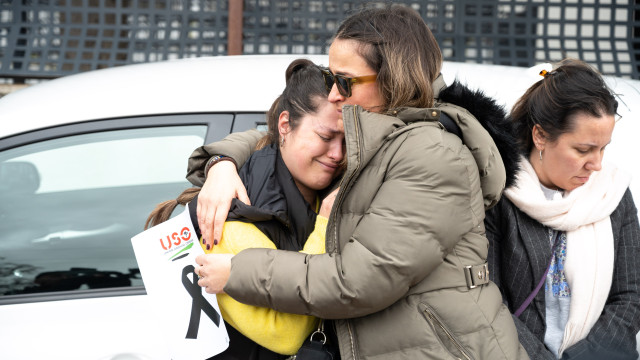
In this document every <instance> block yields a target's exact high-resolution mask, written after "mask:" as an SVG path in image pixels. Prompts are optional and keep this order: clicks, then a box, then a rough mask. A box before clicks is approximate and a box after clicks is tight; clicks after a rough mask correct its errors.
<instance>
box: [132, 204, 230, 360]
mask: <svg viewBox="0 0 640 360" xmlns="http://www.w3.org/2000/svg"><path fill="white" fill-rule="evenodd" d="M131 243H132V244H133V249H134V251H135V254H136V259H137V261H138V266H139V267H140V273H141V274H142V279H143V281H144V285H145V288H146V290H147V294H148V298H149V306H150V307H151V308H152V311H155V314H156V316H155V318H157V319H158V321H159V324H158V325H159V326H160V327H162V329H163V330H162V331H163V333H165V334H167V342H166V343H167V345H168V346H169V351H170V353H171V357H172V359H174V360H182V359H185V360H187V359H198V360H200V359H206V358H209V357H211V356H213V355H216V354H218V353H220V352H222V351H224V350H225V349H226V348H227V347H228V346H229V337H228V335H227V331H226V329H225V327H224V322H223V321H221V316H220V309H219V307H218V302H217V300H216V297H215V295H211V294H207V293H206V292H204V291H203V289H202V288H201V287H200V286H199V285H198V277H197V275H196V273H195V266H194V265H195V259H196V256H198V255H201V254H204V251H203V250H202V248H201V247H200V245H199V244H198V239H197V236H196V232H195V230H194V227H193V224H192V222H191V217H190V215H189V209H188V208H186V209H185V210H184V212H183V213H182V214H180V215H178V216H176V217H174V218H173V219H170V220H168V221H165V222H164V223H162V224H159V225H157V226H154V227H153V228H151V229H149V230H147V231H145V232H143V233H140V234H138V235H136V236H134V237H133V238H132V239H131ZM203 314H204V316H203Z"/></svg>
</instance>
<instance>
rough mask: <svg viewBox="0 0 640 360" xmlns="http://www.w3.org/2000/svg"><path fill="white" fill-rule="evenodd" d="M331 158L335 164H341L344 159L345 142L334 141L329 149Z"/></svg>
mask: <svg viewBox="0 0 640 360" xmlns="http://www.w3.org/2000/svg"><path fill="white" fill-rule="evenodd" d="M328 155H329V158H331V159H332V160H333V161H335V162H340V161H342V159H343V158H344V141H343V140H342V139H334V140H333V141H332V142H331V146H330V148H329V154H328Z"/></svg>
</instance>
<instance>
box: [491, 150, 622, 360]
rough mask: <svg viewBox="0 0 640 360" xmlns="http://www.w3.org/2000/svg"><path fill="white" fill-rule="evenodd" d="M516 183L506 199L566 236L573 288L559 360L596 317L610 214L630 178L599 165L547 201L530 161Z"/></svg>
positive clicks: (603, 292)
mask: <svg viewBox="0 0 640 360" xmlns="http://www.w3.org/2000/svg"><path fill="white" fill-rule="evenodd" d="M520 168H521V171H520V172H519V173H518V174H517V177H516V185H515V186H512V187H510V188H508V189H506V190H505V192H504V193H505V196H506V197H507V198H508V199H509V200H511V202H513V204H514V205H516V206H517V207H518V208H519V209H520V210H521V211H523V212H524V213H525V214H527V215H529V216H530V217H531V218H533V219H535V220H537V221H538V222H540V223H542V224H543V225H545V226H547V227H550V228H552V229H555V230H561V231H565V232H566V234H567V258H566V262H565V267H564V272H565V275H566V277H567V283H568V284H569V289H570V290H571V301H570V310H569V319H568V321H567V325H566V326H565V330H564V338H563V340H562V344H561V345H560V349H559V350H558V354H557V355H558V358H560V357H561V356H562V353H563V351H564V350H565V349H567V348H568V347H570V346H571V345H574V344H575V343H577V342H578V341H580V340H582V339H584V338H586V337H587V335H588V334H589V331H590V330H591V328H592V327H593V325H594V324H595V322H596V321H597V320H598V318H599V317H600V314H601V313H602V310H603V309H604V305H605V302H606V301H607V297H608V295H609V290H610V288H611V279H612V277H613V261H614V254H613V231H612V229H611V220H610V219H609V215H611V213H612V212H613V211H614V210H615V209H616V207H617V206H618V204H619V203H620V200H621V199H622V196H623V195H624V193H625V191H626V190H627V188H628V187H629V184H630V182H631V177H630V175H628V174H627V173H625V172H623V171H622V170H621V169H618V168H617V167H616V166H615V165H613V164H609V163H604V162H603V163H602V169H601V170H600V171H597V172H594V173H592V174H591V177H590V178H589V181H587V182H586V183H585V184H584V185H582V186H580V187H578V188H576V189H575V190H573V191H571V192H570V193H568V194H565V196H564V197H563V198H562V199H558V200H555V201H547V200H546V198H545V196H544V193H543V192H542V188H541V187H540V180H539V179H538V176H537V175H536V173H535V171H534V169H533V167H532V166H531V163H529V161H528V160H527V159H525V158H522V159H521V161H520Z"/></svg>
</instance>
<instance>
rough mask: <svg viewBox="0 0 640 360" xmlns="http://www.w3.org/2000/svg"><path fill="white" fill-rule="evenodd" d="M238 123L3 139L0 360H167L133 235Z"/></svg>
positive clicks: (57, 130)
mask: <svg viewBox="0 0 640 360" xmlns="http://www.w3.org/2000/svg"><path fill="white" fill-rule="evenodd" d="M233 119H234V114H184V115H165V116H149V117H134V118H119V119H109V120H100V121H90V122H82V123H76V124H70V125H65V126H59V127H52V128H47V129H40V130H37V131H33V132H29V133H23V134H19V135H16V136H12V137H7V138H3V139H0V358H2V359H65V360H67V359H79V360H80V359H82V360H87V359H116V358H127V359H169V356H168V354H167V352H166V347H165V343H166V339H165V338H164V337H163V334H161V333H158V330H157V328H158V327H157V326H155V324H157V321H159V320H160V319H155V318H153V317H152V316H151V313H150V311H147V308H148V304H147V298H146V296H145V290H144V284H143V281H142V278H141V277H140V273H139V270H138V266H137V263H136V260H135V257H134V253H133V249H132V247H131V237H132V236H133V235H135V234H137V233H139V232H141V231H143V228H144V224H145V220H146V218H147V216H148V214H149V213H150V212H151V210H153V208H154V207H155V205H156V204H158V203H160V202H162V201H164V200H170V199H174V198H175V197H176V196H177V195H178V194H179V193H180V192H181V191H182V190H184V189H185V188H187V187H189V186H191V185H190V184H189V183H188V182H187V181H186V180H185V174H186V168H187V159H188V158H189V155H190V154H191V152H192V151H193V150H194V149H195V148H196V147H198V146H201V145H202V144H204V143H205V142H211V141H215V140H219V139H221V138H223V137H224V136H225V135H227V134H228V133H229V132H230V131H231V128H232V126H233ZM167 306H168V307H170V306H171V304H167Z"/></svg>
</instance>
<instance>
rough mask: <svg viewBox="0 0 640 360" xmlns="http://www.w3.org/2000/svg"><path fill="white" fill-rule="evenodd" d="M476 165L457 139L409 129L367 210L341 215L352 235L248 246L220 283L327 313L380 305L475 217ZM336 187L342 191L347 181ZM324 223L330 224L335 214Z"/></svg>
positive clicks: (242, 295) (402, 290) (284, 305)
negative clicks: (307, 245) (321, 249)
mask: <svg viewBox="0 0 640 360" xmlns="http://www.w3.org/2000/svg"><path fill="white" fill-rule="evenodd" d="M394 141H402V140H401V139H396V140H394ZM456 141H457V139H456ZM458 144H459V141H458ZM430 159H438V160H437V161H430ZM476 169H477V166H476V164H475V161H474V160H473V158H472V156H471V155H470V154H469V153H468V151H466V149H464V150H463V148H462V146H461V145H459V146H458V147H457V150H455V151H454V150H452V148H450V147H445V146H443V145H442V144H441V143H438V144H436V145H434V144H433V142H431V141H428V140H425V138H424V137H420V136H418V135H414V136H408V137H407V138H405V139H404V140H403V143H402V145H400V147H399V148H398V151H397V152H396V153H395V154H394V156H393V159H392V160H391V162H390V163H389V164H388V166H387V167H386V169H380V170H379V171H385V170H386V175H385V177H384V181H383V182H382V184H381V185H380V187H379V189H378V191H377V193H376V195H375V197H374V198H373V200H372V203H371V206H370V208H369V210H367V211H366V213H365V214H363V215H362V217H361V218H359V220H358V219H353V214H350V213H344V214H341V215H338V216H340V217H341V219H340V221H353V222H354V223H356V222H357V225H355V230H354V232H353V234H351V236H350V237H349V238H348V239H339V240H338V242H339V244H340V245H339V246H340V247H341V250H340V253H331V254H322V255H303V254H298V253H293V252H287V251H278V250H265V249H248V250H244V251H242V252H240V253H239V254H238V255H236V256H235V257H234V258H233V260H232V264H231V275H230V278H229V281H228V283H227V285H226V286H225V288H224V290H225V292H226V293H227V294H229V295H231V296H232V297H234V298H235V299H236V300H238V301H240V302H246V303H250V304H253V305H257V306H264V307H271V308H274V309H278V310H280V311H286V312H292V313H299V314H311V315H315V316H318V317H320V318H325V319H345V318H353V317H360V316H364V315H367V314H371V313H374V312H377V311H380V310H382V309H384V308H386V307H388V306H390V305H391V304H393V303H394V302H396V301H397V300H398V299H400V298H401V297H402V296H404V295H405V294H406V293H407V292H408V290H409V289H410V287H411V286H412V285H415V284H416V283H418V282H419V281H420V280H422V279H424V278H425V277H426V276H427V275H429V274H430V273H431V271H433V270H434V269H435V268H436V267H438V266H439V265H440V264H442V263H443V258H444V256H446V254H447V253H449V252H450V251H451V250H452V248H453V247H454V246H455V245H456V244H457V242H458V241H461V239H462V238H463V236H464V235H465V234H467V233H468V232H470V231H471V230H473V229H475V228H478V227H480V226H481V224H480V222H482V220H483V218H484V211H483V200H482V195H481V194H480V190H479V187H480V185H479V179H478V175H477V170H476ZM361 181H363V182H364V181H366V179H365V178H363V179H362V180H361ZM340 191H341V192H340V193H339V194H338V199H340V197H341V196H342V192H343V191H345V189H344V188H341V189H340ZM337 201H340V200H337ZM472 205H473V210H472V209H471V207H472ZM338 209H340V208H338ZM329 227H330V228H329V231H332V230H331V227H332V226H331V222H330V225H329ZM478 236H481V235H478ZM484 241H486V240H484Z"/></svg>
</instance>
